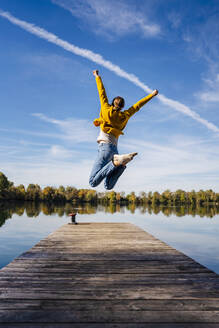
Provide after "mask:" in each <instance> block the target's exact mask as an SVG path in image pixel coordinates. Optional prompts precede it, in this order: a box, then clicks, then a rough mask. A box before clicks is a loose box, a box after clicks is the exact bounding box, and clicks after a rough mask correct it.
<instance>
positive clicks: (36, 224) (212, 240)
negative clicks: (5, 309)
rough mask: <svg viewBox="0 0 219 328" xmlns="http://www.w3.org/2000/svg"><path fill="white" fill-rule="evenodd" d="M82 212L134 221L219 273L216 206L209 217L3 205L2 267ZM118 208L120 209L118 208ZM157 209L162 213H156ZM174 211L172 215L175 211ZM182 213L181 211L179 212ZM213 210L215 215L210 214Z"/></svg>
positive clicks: (81, 217) (96, 218) (87, 216)
mask: <svg viewBox="0 0 219 328" xmlns="http://www.w3.org/2000/svg"><path fill="white" fill-rule="evenodd" d="M72 209H73V210H76V211H77V212H78V214H77V222H78V223H80V222H130V223H133V224H135V225H137V226H138V227H140V228H142V229H144V230H145V231H147V232H149V233H151V234H152V235H154V236H155V237H157V238H159V239H161V240H162V241H164V242H166V243H167V244H169V245H171V246H172V247H174V248H176V249H177V250H179V251H181V252H183V253H185V254H186V255H188V256H190V257H192V258H193V259H195V260H196V261H197V262H199V263H201V264H203V265H205V266H207V267H208V268H210V269H212V270H213V271H215V272H216V273H219V215H218V214H217V211H214V209H210V212H209V211H208V212H207V213H208V216H206V215H205V214H203V213H206V211H204V210H203V211H201V212H200V211H199V214H200V213H202V214H201V215H202V216H200V215H199V214H195V213H194V212H193V213H192V214H193V215H191V214H185V215H183V213H188V212H189V211H185V210H183V209H182V208H181V209H179V211H178V213H176V214H174V211H172V210H170V209H168V208H167V209H166V210H163V212H162V211H160V210H156V211H153V210H151V209H147V208H135V207H129V208H123V207H118V206H117V207H115V206H114V207H108V208H104V207H102V206H99V207H98V208H96V207H91V206H87V207H83V208H82V207H80V206H79V207H76V206H75V208H73V207H72V205H70V204H67V205H66V206H65V207H62V206H55V207H54V206H52V207H47V206H46V205H44V204H41V205H36V204H30V203H29V204H27V205H22V206H21V205H17V204H16V205H14V204H12V203H11V204H10V205H7V206H6V205H5V204H4V206H0V225H1V226H0V268H2V267H3V266H5V265H7V264H8V263H9V262H11V261H12V260H13V259H14V258H15V257H17V256H18V255H20V254H21V253H23V252H25V251H27V250H28V249H29V248H31V247H32V246H33V245H35V244H36V243H37V242H38V241H39V240H41V239H42V238H44V237H46V236H47V235H48V234H49V233H51V232H53V231H55V230H57V229H58V228H59V227H60V226H62V225H63V224H66V223H68V222H70V221H71V220H70V218H69V216H68V213H69V212H71V211H72ZM116 210H117V211H116ZM154 212H156V213H158V214H155V213H154ZM171 212H172V214H171ZM179 213H181V214H180V215H179ZM209 213H212V215H209Z"/></svg>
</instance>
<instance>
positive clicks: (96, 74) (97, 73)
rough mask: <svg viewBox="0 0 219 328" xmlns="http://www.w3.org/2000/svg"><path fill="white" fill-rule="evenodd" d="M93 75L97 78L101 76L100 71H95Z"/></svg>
mask: <svg viewBox="0 0 219 328" xmlns="http://www.w3.org/2000/svg"><path fill="white" fill-rule="evenodd" d="M93 75H94V76H95V77H96V76H98V75H99V71H98V70H97V69H95V70H94V71H93Z"/></svg>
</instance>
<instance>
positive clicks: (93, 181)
mask: <svg viewBox="0 0 219 328" xmlns="http://www.w3.org/2000/svg"><path fill="white" fill-rule="evenodd" d="M114 154H118V150H117V147H116V146H115V145H113V144H110V143H100V144H99V147H98V156H97V159H96V161H95V163H94V166H93V169H92V171H91V175H90V179H89V183H90V185H91V187H96V186H98V185H99V184H100V183H101V182H102V181H103V179H105V181H104V187H105V188H106V189H108V190H110V189H113V187H114V186H115V184H116V182H117V180H118V179H119V177H120V175H121V174H122V173H123V172H124V170H125V168H126V167H125V166H123V165H119V166H114V164H113V162H112V159H113V155H114Z"/></svg>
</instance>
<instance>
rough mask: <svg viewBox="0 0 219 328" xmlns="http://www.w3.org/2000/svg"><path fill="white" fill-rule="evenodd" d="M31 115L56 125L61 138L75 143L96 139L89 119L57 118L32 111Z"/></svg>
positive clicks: (94, 130)
mask: <svg viewBox="0 0 219 328" xmlns="http://www.w3.org/2000/svg"><path fill="white" fill-rule="evenodd" d="M32 115H33V116H35V117H37V118H39V119H41V120H43V121H45V122H48V123H50V124H53V125H55V126H57V127H58V129H59V130H60V131H61V133H60V134H59V135H60V138H61V139H65V140H69V141H72V142H76V143H81V142H94V140H95V139H96V129H95V128H93V126H92V122H91V121H89V120H85V119H75V118H69V119H65V120H57V119H54V118H50V117H48V116H46V115H44V114H41V113H34V114H32Z"/></svg>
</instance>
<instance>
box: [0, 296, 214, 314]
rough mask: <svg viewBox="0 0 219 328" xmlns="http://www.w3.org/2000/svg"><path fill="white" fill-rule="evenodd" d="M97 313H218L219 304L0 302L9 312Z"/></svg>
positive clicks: (208, 301) (209, 301) (192, 301)
mask: <svg viewBox="0 0 219 328" xmlns="http://www.w3.org/2000/svg"><path fill="white" fill-rule="evenodd" d="M95 307H96V308H97V309H98V311H104V309H107V310H109V311H110V309H112V308H113V309H114V311H145V310H147V311H149V310H150V311H162V310H163V309H164V307H165V310H166V311H219V302H218V300H217V299H205V300H200V299H190V300H186V301H184V300H178V299H167V300H160V299H157V300H154V299H150V300H123V301H122V302H121V300H112V299H111V300H91V299H89V300H81V301H80V302H78V300H65V299H63V300H59V299H54V300H39V299H34V300H33V299H30V300H26V299H23V298H22V299H17V300H14V299H5V300H1V303H0V309H1V310H3V309H7V310H9V309H11V310H18V309H23V310H25V309H26V310H34V309H39V308H40V309H41V310H47V309H48V310H57V309H59V310H61V309H62V310H75V311H92V310H93V309H94V308H95Z"/></svg>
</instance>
